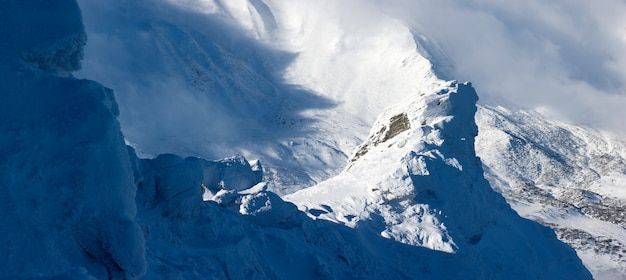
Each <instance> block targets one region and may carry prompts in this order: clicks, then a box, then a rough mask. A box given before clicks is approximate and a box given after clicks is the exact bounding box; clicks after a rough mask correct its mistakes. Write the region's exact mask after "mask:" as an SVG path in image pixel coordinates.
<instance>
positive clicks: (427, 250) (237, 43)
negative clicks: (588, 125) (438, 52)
mask: <svg viewBox="0 0 626 280" xmlns="http://www.w3.org/2000/svg"><path fill="white" fill-rule="evenodd" d="M342 3H343V2H340V1H319V2H315V3H309V2H307V1H289V2H284V1H283V2H280V1H266V2H263V1H238V2H235V1H228V2H222V1H194V0H186V1H185V0H177V1H174V0H172V1H124V0H113V1H107V2H106V3H105V2H96V1H87V0H83V1H80V5H81V8H83V10H84V12H85V15H86V24H87V32H88V35H89V38H90V44H89V45H88V46H89V47H88V48H87V52H86V53H87V57H88V59H87V60H86V61H85V63H84V64H85V71H83V72H80V73H79V74H77V75H79V76H81V77H91V78H97V79H98V80H99V81H102V82H105V83H106V84H111V86H112V87H114V89H115V90H116V95H117V97H119V100H120V108H119V109H118V105H117V103H116V101H115V98H113V94H112V91H111V90H110V89H107V88H104V87H103V86H101V85H100V84H98V83H96V82H92V81H88V80H80V79H76V78H74V77H73V74H72V71H76V70H78V69H79V68H80V59H81V58H82V56H83V45H84V44H85V39H86V36H85V32H84V30H83V26H82V23H81V14H80V12H79V10H78V6H77V4H76V2H74V1H69V0H68V1H65V0H63V1H55V2H54V3H52V2H50V1H35V0H32V1H3V2H1V3H0V19H2V20H3V21H5V20H6V21H5V23H7V24H5V25H2V27H0V38H2V39H3V40H2V41H1V42H2V43H0V44H2V45H1V46H2V48H3V52H1V54H0V60H1V61H2V66H0V77H2V78H1V79H2V83H1V84H0V92H1V93H2V97H0V98H1V99H0V101H1V102H0V114H1V115H0V117H1V118H0V119H2V122H0V131H1V132H2V135H3V137H2V138H1V139H0V149H1V150H0V152H1V153H0V155H1V157H0V168H1V169H0V180H1V181H0V182H2V185H3V188H4V190H5V191H6V193H7V194H8V195H6V196H3V197H2V199H1V200H0V202H1V204H2V206H0V211H1V214H2V216H3V217H6V220H5V222H4V224H3V225H5V226H4V227H3V228H2V229H1V230H0V245H1V246H0V248H2V249H1V250H2V254H0V255H2V256H3V259H2V265H1V266H0V278H7V279H15V278H17V279H20V278H43V279H46V278H53V279H55V278H56V279H58V278H62V279H63V278H70V279H71V278H74V279H91V278H97V279H106V278H114V279H115V278H119V279H122V278H126V279H136V278H141V277H144V278H146V279H155V278H157V279H158V278H163V279H172V278H173V279H189V278H192V279H193V278H207V277H214V278H220V279H227V278H230V279H232V278H236V279H251V278H252V279H266V278H279V279H281V278H285V279H292V278H295V277H296V276H298V277H299V278H305V279H319V278H336V279H346V278H348V279H355V278H358V279H412V278H437V279H439V278H466V279H467V278H469V279H484V278H507V279H509V278H519V279H525V278H529V277H532V278H540V277H546V278H576V279H578V278H589V277H591V275H590V274H589V273H588V272H587V270H586V269H585V268H584V267H583V266H582V264H581V262H580V260H578V258H577V257H576V255H575V253H574V251H573V250H571V248H569V247H567V246H564V244H563V243H560V242H559V241H558V240H557V239H556V238H555V236H554V234H553V233H552V231H550V230H549V229H547V228H545V227H543V226H540V225H539V224H536V223H533V222H531V221H528V220H524V219H521V218H520V217H519V216H518V215H517V214H515V213H514V212H513V211H512V210H511V209H510V207H509V206H508V205H507V204H506V203H505V201H504V200H503V199H502V197H500V196H499V195H498V194H497V193H495V192H493V191H492V190H491V189H490V188H489V185H488V184H487V182H486V181H485V180H484V178H483V172H482V169H481V166H480V162H479V160H478V159H477V158H476V156H475V153H474V147H473V145H474V136H475V135H476V133H477V131H476V125H475V123H474V122H473V121H472V120H473V114H474V112H475V110H476V108H475V102H476V99H477V96H476V93H475V92H474V90H473V88H471V85H469V84H467V83H466V84H458V83H456V82H444V81H441V80H439V79H438V78H437V77H436V76H435V75H434V74H433V73H434V71H433V70H432V69H433V67H432V66H431V64H430V62H429V61H428V60H427V59H425V57H429V58H431V59H432V56H429V55H428V54H426V53H425V49H424V45H422V44H425V42H427V40H426V39H425V38H424V37H421V36H419V34H415V33H414V32H413V31H412V30H411V29H410V28H407V27H405V26H404V25H403V24H401V23H400V22H398V21H396V20H394V19H391V18H386V17H373V16H372V15H373V12H372V11H371V10H368V9H359V8H358V5H356V6H354V7H356V9H355V10H354V11H353V12H354V15H355V16H358V17H363V18H371V19H372V20H371V25H366V26H360V25H354V22H351V21H345V18H344V17H343V15H342V14H339V13H333V11H335V10H345V7H343V8H342V9H334V7H337V8H339V7H340V6H341V5H344V4H342ZM346 3H347V2H346ZM192 4H193V5H192ZM329 5H330V6H329ZM333 5H335V6H333ZM329 7H330V8H331V9H328V8H329ZM320 15H325V17H324V18H325V19H327V20H325V21H320V20H319V18H320ZM7 27H11V28H7ZM320 34H322V35H323V36H320ZM6 42H10V43H9V44H7V43H6ZM430 46H431V47H432V46H434V45H430ZM4 50H6V52H4ZM429 50H430V49H429ZM398 101H400V103H398V104H396V105H392V104H393V103H396V102H398ZM389 105H391V107H388V106H389ZM386 107H388V109H384V108H386ZM26 111H27V112H29V113H28V114H24V112H26ZM381 111H382V112H383V113H382V115H381V116H380V117H378V121H377V122H376V123H375V126H374V128H373V129H372V131H371V133H370V137H369V138H368V139H367V140H366V141H365V143H364V144H363V145H361V146H359V147H358V149H357V150H356V152H355V153H354V155H353V156H352V157H351V163H350V165H349V166H348V167H347V168H346V170H345V171H343V172H342V174H340V175H338V176H337V177H334V178H332V179H330V180H328V181H326V182H324V183H322V184H320V185H318V186H315V187H313V188H310V189H306V190H303V191H300V192H297V193H295V194H292V195H289V196H287V197H288V198H289V200H292V201H294V202H296V203H297V204H298V205H299V207H301V208H302V209H303V210H305V211H306V214H304V213H302V212H300V211H298V210H297V207H296V206H295V205H293V204H291V203H288V202H285V201H283V200H282V199H281V198H280V197H279V196H278V195H276V194H274V193H273V192H269V191H267V190H268V189H273V190H277V191H280V192H284V193H287V192H292V191H294V190H296V189H298V188H302V187H306V186H309V185H311V184H313V183H315V182H319V181H322V180H323V179H326V178H328V177H329V176H331V175H333V174H336V173H338V172H339V171H340V169H341V168H343V166H344V163H345V160H346V159H347V158H348V157H347V153H348V151H351V150H352V149H353V148H354V147H356V145H357V144H358V143H359V142H360V141H361V139H365V138H366V137H367V130H369V124H370V123H371V122H374V121H375V120H376V119H377V116H378V114H379V113H380V112H381ZM120 112H121V123H122V126H121V127H122V129H123V130H124V133H125V134H124V135H125V137H124V136H123V135H122V134H121V131H120V125H119V123H118V122H117V119H116V118H117V115H118V114H120ZM124 138H126V139H124ZM124 140H127V141H128V142H131V144H132V146H134V147H135V148H137V150H138V153H139V155H140V157H137V155H136V152H135V150H134V149H132V148H128V147H126V145H125V142H124ZM390 144H391V145H390ZM164 152H177V153H179V154H181V155H182V156H189V155H195V156H204V157H206V158H211V159H215V158H223V157H225V156H230V155H234V154H244V155H245V156H246V157H250V158H253V159H261V162H262V166H263V167H264V168H263V169H264V170H266V171H267V172H266V173H265V175H264V174H263V172H261V164H260V163H259V162H258V161H257V162H256V163H254V164H250V163H249V162H248V161H247V160H246V159H245V157H242V156H235V157H230V158H225V159H221V160H203V159H200V158H198V157H186V158H182V157H179V156H176V155H172V154H164V155H157V154H159V153H164ZM146 157H152V159H147V158H146ZM487 174H490V173H487ZM493 174H496V173H493ZM617 175H619V174H617ZM617 175H616V176H617ZM507 176H508V175H507ZM613 178H617V179H618V180H619V178H621V177H619V176H618V177H613ZM262 179H265V180H268V181H269V182H268V183H269V184H268V185H265V183H259V182H260V181H261V180H262ZM616 189H617V188H616ZM565 194H566V195H569V194H568V193H565ZM565 194H564V196H566V195H565ZM574 194H576V193H574ZM570 196H572V195H570ZM572 197H574V196H572ZM582 197H583V198H585V199H588V200H590V201H594V200H597V199H598V198H597V197H596V196H593V195H591V196H589V195H587V193H583V195H582ZM603 199H604V198H603ZM203 200H206V201H203ZM346 202H347V203H346ZM520 209H521V210H520ZM522 210H524V209H522V208H518V211H519V212H520V213H522V214H527V213H533V212H532V211H531V210H533V209H530V210H528V211H526V212H524V211H522ZM312 217H314V218H315V219H311V218H312ZM328 220H330V221H328ZM567 220H568V221H567V222H560V221H558V219H552V220H551V221H553V222H555V221H556V222H560V223H561V224H568V225H575V227H573V228H576V229H580V228H584V227H585V226H587V227H588V228H590V226H588V225H589V224H588V223H587V221H588V220H583V219H578V220H577V219H570V218H569V217H568V219H567ZM601 229H602V230H606V232H608V234H607V235H609V236H611V235H614V234H616V232H618V231H617V230H616V229H615V228H611V227H609V226H606V227H602V228H601ZM622 229H623V228H622ZM608 230H614V231H611V232H609V231H608ZM589 231H591V230H589ZM592 233H593V234H595V235H598V232H592ZM561 235H563V234H561ZM565 239H567V238H565ZM576 240H580V239H576ZM566 241H567V240H566ZM613 243H614V242H613V240H609V241H608V243H607V244H609V245H611V246H614V247H615V246H617V247H618V248H619V246H620V245H613ZM614 247H610V248H614ZM42 248H43V250H42ZM606 248H609V247H606ZM579 252H580V251H579ZM583 253H584V252H583ZM606 256H607V255H601V257H606ZM587 259H588V260H589V259H591V258H590V257H587ZM588 263H589V262H588ZM286 264H287V265H286ZM600 264H604V263H603V262H600ZM595 271H600V270H595ZM606 271H608V273H612V272H613V271H611V270H610V269H609V270H606ZM606 271H600V273H601V274H597V275H600V276H603V275H605V274H604V273H605V272H606ZM617 272H618V273H619V271H617ZM607 275H612V274H607Z"/></svg>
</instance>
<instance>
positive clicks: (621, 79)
mask: <svg viewBox="0 0 626 280" xmlns="http://www.w3.org/2000/svg"><path fill="white" fill-rule="evenodd" d="M384 3H388V2H385V1H378V7H379V8H380V7H382V6H384V8H385V9H388V11H389V13H390V14H393V15H394V16H398V17H400V18H402V19H404V20H405V21H407V22H409V23H410V24H412V25H413V26H414V28H415V29H416V30H418V32H421V33H423V34H425V35H426V36H427V37H429V38H431V39H433V40H435V41H436V42H437V43H438V44H439V46H441V48H442V49H443V51H444V52H445V53H446V55H447V56H448V58H450V60H451V61H452V64H453V65H454V70H453V73H452V75H451V76H453V77H454V78H455V79H458V80H470V81H472V82H473V83H474V85H475V87H476V88H477V90H478V91H479V94H480V95H481V97H482V100H481V102H483V103H485V104H501V103H507V104H508V105H509V106H519V107H525V108H533V109H539V110H540V111H542V112H544V113H546V114H547V115H549V116H553V117H555V118H561V119H563V120H567V121H569V122H573V123H581V124H588V125H592V126H594V127H599V128H604V129H610V130H613V131H617V132H620V133H622V134H626V122H624V120H626V113H625V112H626V108H625V107H626V1H623V0H599V1H587V0H549V1H548V0H524V1H496V0H469V1H468V0H441V1H430V0H418V1H414V0H394V1H393V2H392V3H393V4H392V5H384Z"/></svg>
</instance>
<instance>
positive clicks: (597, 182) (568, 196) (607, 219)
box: [476, 106, 626, 279]
mask: <svg viewBox="0 0 626 280" xmlns="http://www.w3.org/2000/svg"><path fill="white" fill-rule="evenodd" d="M476 116H477V117H476V120H477V123H478V126H479V128H480V134H479V136H478V138H477V139H478V140H477V144H476V152H477V153H478V155H479V156H480V157H481V159H482V161H483V164H484V165H485V171H486V172H485V176H486V178H487V180H489V182H490V183H491V185H492V187H493V188H494V189H495V190H497V191H498V192H500V193H502V195H503V196H504V197H505V198H506V199H507V201H508V202H509V203H511V206H512V207H513V208H514V209H515V210H516V211H517V212H518V213H519V214H520V215H522V216H524V217H527V218H529V219H532V220H535V221H537V222H540V223H542V224H545V225H547V226H549V227H551V228H553V229H554V230H555V232H556V233H557V235H558V237H559V239H561V240H562V241H563V242H566V243H568V244H569V245H571V246H572V247H573V248H574V249H576V251H577V253H578V255H579V256H580V257H581V259H582V261H583V263H584V264H585V266H587V268H589V270H590V271H591V273H592V274H593V276H594V277H595V278H597V279H624V278H625V277H626V229H625V227H626V214H624V213H625V211H626V209H625V207H624V205H626V142H624V140H623V139H620V138H618V137H615V136H613V135H611V134H609V133H603V132H599V131H595V130H592V129H588V128H585V127H580V126H574V125H568V124H564V123H560V122H557V121H553V120H550V119H548V118H546V117H544V116H542V115H540V114H538V113H535V112H528V111H513V110H507V109H504V108H501V107H487V106H485V107H481V108H480V109H479V110H478V113H477V115H476Z"/></svg>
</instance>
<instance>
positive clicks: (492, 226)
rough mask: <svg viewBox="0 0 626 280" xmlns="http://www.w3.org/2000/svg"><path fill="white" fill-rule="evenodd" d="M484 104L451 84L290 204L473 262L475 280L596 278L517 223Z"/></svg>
mask: <svg viewBox="0 0 626 280" xmlns="http://www.w3.org/2000/svg"><path fill="white" fill-rule="evenodd" d="M477 100H478V96H477V95H476V92H475V91H474V89H473V88H472V86H471V84H469V83H468V84H458V83H456V82H447V83H444V84H440V85H434V86H433V89H432V90H431V91H430V92H428V93H425V94H421V95H414V96H411V97H407V98H406V99H404V100H401V101H399V102H398V103H397V104H396V105H395V106H392V107H390V108H388V109H387V110H385V111H384V112H383V113H382V114H381V116H380V117H379V119H378V120H377V122H376V124H375V125H374V127H373V128H372V130H371V132H370V136H369V138H368V140H367V141H366V142H365V143H364V144H362V145H361V146H359V148H358V149H357V150H356V152H355V153H354V155H353V156H352V158H351V160H350V161H351V163H350V164H349V165H348V166H347V167H346V169H345V170H344V171H343V172H342V173H341V174H339V175H337V176H335V177H333V178H331V179H329V180H327V181H325V182H323V183H321V184H318V185H316V186H314V187H311V188H307V189H304V190H301V191H298V192H296V193H294V194H291V195H287V196H286V197H285V198H286V200H288V201H291V202H294V203H295V204H297V205H298V206H299V208H300V209H301V210H303V211H306V212H307V214H308V215H309V216H311V217H312V218H318V219H326V220H331V221H335V222H337V223H342V224H345V225H348V226H350V227H355V228H362V227H365V228H371V230H373V231H376V232H379V233H380V235H381V236H383V237H385V238H389V239H391V240H395V241H398V242H402V243H405V244H409V245H413V246H422V247H426V248H428V249H432V250H438V251H444V252H447V253H453V254H454V256H455V258H458V259H459V262H461V263H463V262H469V260H470V259H471V260H472V261H471V263H472V265H473V267H474V270H475V271H472V270H471V269H468V271H467V272H466V273H467V274H466V275H467V277H469V278H474V277H476V278H481V277H486V278H498V279H499V278H507V277H512V278H520V279H528V278H536V277H537V278H540V277H546V278H564V279H577V278H584V277H590V275H588V272H586V270H585V269H582V264H581V263H579V261H578V259H577V257H576V255H575V253H574V252H573V250H572V249H571V248H569V247H568V246H566V245H565V244H563V243H561V242H559V241H558V240H557V239H556V236H555V235H554V234H553V233H552V232H551V231H550V230H549V229H547V228H545V227H542V226H540V225H538V224H535V223H533V222H531V221H528V220H525V219H523V218H521V217H519V216H518V215H517V214H516V213H515V212H514V211H513V210H512V209H511V208H510V207H509V206H508V205H507V204H506V202H505V201H504V199H503V198H502V197H501V196H500V195H498V194H496V193H495V192H494V191H493V190H492V189H491V187H490V186H489V184H488V182H487V181H486V180H485V179H484V177H483V171H482V167H481V163H480V160H479V159H478V158H477V157H475V152H474V137H475V135H476V134H477V132H478V129H477V126H476V124H475V123H474V112H475V111H476V105H475V102H476V101H477ZM530 244H533V245H532V246H531V245H530ZM466 258H467V259H466ZM464 259H465V261H463V260H464ZM493 267H499V268H500V269H493ZM575 267H578V268H577V269H574V268H575ZM474 273H476V274H474ZM568 273H571V274H569V275H568ZM434 275H435V278H442V277H444V275H445V274H444V272H443V271H436V272H434Z"/></svg>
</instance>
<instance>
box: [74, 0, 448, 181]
mask: <svg viewBox="0 0 626 280" xmlns="http://www.w3.org/2000/svg"><path fill="white" fill-rule="evenodd" d="M79 3H80V4H81V7H82V9H83V12H84V14H85V15H86V16H85V25H86V27H87V31H88V33H89V38H90V44H89V45H88V46H87V48H86V59H85V62H84V68H83V70H82V71H81V72H79V73H78V74H77V75H79V76H81V77H85V78H89V79H93V80H97V81H101V82H102V83H104V84H106V85H108V86H110V87H111V88H113V89H114V90H115V91H116V92H117V93H118V101H119V103H120V110H121V112H122V114H121V117H120V122H121V123H122V129H123V131H124V135H125V136H126V138H127V139H128V141H129V142H131V143H134V145H135V147H137V151H138V153H139V154H140V155H143V156H144V157H151V156H154V155H156V154H159V153H176V154H179V155H183V156H201V157H204V158H210V159H217V158H222V157H228V156H232V155H235V154H242V155H244V156H245V157H246V158H249V159H259V160H261V162H262V163H263V166H264V167H265V170H266V177H267V180H269V182H270V186H269V187H270V189H272V190H274V191H277V192H278V193H290V192H293V191H295V190H297V189H300V188H303V187H308V186H311V185H313V184H314V183H316V182H320V181H322V180H324V179H327V178H328V177H330V176H331V175H334V174H337V173H338V172H339V171H340V170H341V169H342V168H343V167H344V165H345V161H346V160H347V158H348V154H349V153H350V152H351V151H352V150H353V149H354V148H355V147H356V146H357V145H358V144H359V143H360V142H361V141H362V140H363V139H364V138H365V137H366V136H367V132H368V131H369V128H370V126H371V124H372V123H373V122H374V120H375V119H376V117H377V115H378V114H379V112H381V110H382V109H383V108H385V107H386V106H387V105H389V104H390V102H389V100H393V99H396V98H401V97H402V96H405V95H407V94H411V93H414V92H416V91H418V90H419V89H420V88H422V87H423V86H425V85H428V83H429V81H431V80H436V77H434V75H433V74H432V71H431V64H430V62H429V61H428V60H426V59H424V57H423V56H422V55H421V54H420V53H418V49H419V48H420V46H419V45H418V44H417V43H416V37H415V36H414V34H413V33H412V32H411V30H410V29H409V28H407V27H406V26H404V25H402V24H401V22H399V21H397V20H394V19H391V18H381V17H379V16H374V14H372V12H371V11H367V10H365V9H364V10H362V11H360V10H358V9H356V10H354V13H355V15H357V14H358V15H359V16H362V17H371V18H372V23H371V25H368V26H357V25H349V26H344V25H345V24H349V23H350V21H349V20H346V18H345V17H343V15H341V14H335V13H333V12H328V11H333V5H343V4H341V2H340V1H320V2H311V1H287V2H286V1H265V2H263V1H227V2H224V1H133V2H128V1H120V0H115V1H108V2H107V3H102V2H98V1H88V0H81V1H79ZM355 6H356V7H358V5H355ZM322 16H323V18H324V20H318V18H319V17H322ZM146 50H149V51H146ZM131 54H132V55H131ZM391 89H393V90H391ZM155 112H159V113H155Z"/></svg>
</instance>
